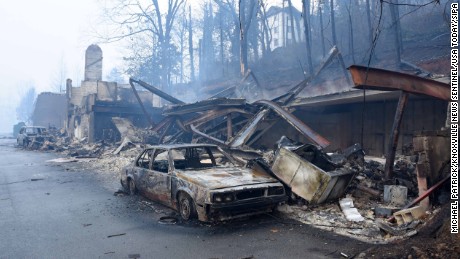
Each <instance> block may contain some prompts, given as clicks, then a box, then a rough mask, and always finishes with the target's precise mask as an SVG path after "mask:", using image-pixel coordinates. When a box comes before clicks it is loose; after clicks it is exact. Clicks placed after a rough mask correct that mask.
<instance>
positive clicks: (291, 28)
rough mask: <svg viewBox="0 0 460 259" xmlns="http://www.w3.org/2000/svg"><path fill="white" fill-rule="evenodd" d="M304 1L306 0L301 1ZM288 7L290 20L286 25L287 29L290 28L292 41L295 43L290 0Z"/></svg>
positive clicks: (289, 0)
mask: <svg viewBox="0 0 460 259" xmlns="http://www.w3.org/2000/svg"><path fill="white" fill-rule="evenodd" d="M305 1H306V0H303V1H302V3H303V4H304V3H305ZM288 8H289V16H290V20H291V23H290V24H288V26H289V27H288V29H290V31H291V35H292V36H291V37H292V43H297V39H296V35H295V31H294V14H293V12H292V9H293V7H292V2H291V0H288ZM304 19H305V18H304ZM307 23H308V22H307Z"/></svg>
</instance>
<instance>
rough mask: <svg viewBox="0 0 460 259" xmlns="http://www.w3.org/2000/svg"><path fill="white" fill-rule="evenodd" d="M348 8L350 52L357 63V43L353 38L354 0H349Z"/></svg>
mask: <svg viewBox="0 0 460 259" xmlns="http://www.w3.org/2000/svg"><path fill="white" fill-rule="evenodd" d="M346 9H347V13H348V25H349V28H350V30H349V32H350V34H349V36H348V39H349V44H348V46H349V53H350V55H351V59H352V61H353V64H355V63H356V61H355V44H354V39H353V19H352V16H353V3H352V1H351V0H350V1H349V5H347V6H346Z"/></svg>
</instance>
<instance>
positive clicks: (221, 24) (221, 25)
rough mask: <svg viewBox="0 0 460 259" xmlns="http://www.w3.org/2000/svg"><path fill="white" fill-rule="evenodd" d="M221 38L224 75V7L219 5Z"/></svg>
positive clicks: (223, 72)
mask: <svg viewBox="0 0 460 259" xmlns="http://www.w3.org/2000/svg"><path fill="white" fill-rule="evenodd" d="M219 9H220V10H219V13H220V15H219V27H220V29H219V40H220V65H221V66H222V76H224V75H225V70H224V66H225V65H224V62H225V61H224V28H223V27H224V22H223V18H222V16H223V13H222V7H219Z"/></svg>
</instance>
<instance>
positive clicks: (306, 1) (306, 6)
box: [302, 0, 313, 75]
mask: <svg viewBox="0 0 460 259" xmlns="http://www.w3.org/2000/svg"><path fill="white" fill-rule="evenodd" d="M302 9H303V25H304V31H305V43H306V46H307V60H308V70H309V72H310V75H312V74H313V63H312V58H311V39H310V24H309V22H308V20H309V16H310V0H302Z"/></svg>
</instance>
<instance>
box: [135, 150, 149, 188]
mask: <svg viewBox="0 0 460 259" xmlns="http://www.w3.org/2000/svg"><path fill="white" fill-rule="evenodd" d="M153 152H154V150H153V149H146V150H144V151H143V152H142V154H141V155H140V156H139V157H138V158H137V160H136V163H135V165H134V168H133V178H134V184H135V185H136V188H137V190H138V191H139V192H140V193H141V194H143V195H145V194H146V192H147V190H148V186H147V183H148V174H149V170H150V169H149V168H150V164H151V161H152V158H153Z"/></svg>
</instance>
